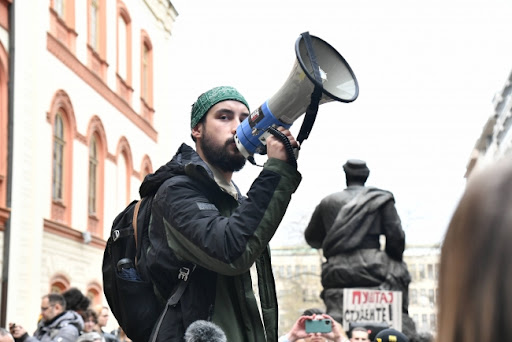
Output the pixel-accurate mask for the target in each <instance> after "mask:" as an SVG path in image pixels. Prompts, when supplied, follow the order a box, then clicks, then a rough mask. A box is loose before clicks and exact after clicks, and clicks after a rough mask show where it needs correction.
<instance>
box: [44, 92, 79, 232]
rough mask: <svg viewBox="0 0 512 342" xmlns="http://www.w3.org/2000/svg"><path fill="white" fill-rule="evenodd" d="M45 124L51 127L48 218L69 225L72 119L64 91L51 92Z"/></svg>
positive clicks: (71, 110)
mask: <svg viewBox="0 0 512 342" xmlns="http://www.w3.org/2000/svg"><path fill="white" fill-rule="evenodd" d="M47 119H48V121H49V123H50V124H51V125H52V140H53V146H52V149H53V151H52V189H51V190H52V192H51V195H52V207H51V215H50V216H51V219H52V220H53V221H57V222H60V223H64V224H67V225H71V210H72V208H71V203H72V198H71V197H72V193H73V192H72V190H73V189H72V184H73V182H72V178H73V161H72V160H73V138H74V136H75V129H76V128H75V125H76V124H75V116H74V112H73V106H72V105H71V100H70V99H69V97H68V95H67V94H66V92H65V91H63V90H59V91H57V92H56V93H55V95H54V97H53V100H52V104H51V107H50V110H49V111H48V118H47Z"/></svg>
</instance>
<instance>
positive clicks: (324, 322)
mask: <svg viewBox="0 0 512 342" xmlns="http://www.w3.org/2000/svg"><path fill="white" fill-rule="evenodd" d="M331 331H332V322H331V320H330V319H315V320H311V319H308V320H306V332H307V333H308V334H310V333H330V332H331Z"/></svg>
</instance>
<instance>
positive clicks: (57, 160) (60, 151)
mask: <svg viewBox="0 0 512 342" xmlns="http://www.w3.org/2000/svg"><path fill="white" fill-rule="evenodd" d="M64 139H65V138H64V123H63V122H62V114H61V113H60V112H59V113H57V115H56V116H55V122H54V124H53V172H52V173H53V181H52V199H53V200H54V201H60V202H62V198H63V193H62V188H63V182H64V177H63V173H64V147H65V145H66V141H65V140H64Z"/></svg>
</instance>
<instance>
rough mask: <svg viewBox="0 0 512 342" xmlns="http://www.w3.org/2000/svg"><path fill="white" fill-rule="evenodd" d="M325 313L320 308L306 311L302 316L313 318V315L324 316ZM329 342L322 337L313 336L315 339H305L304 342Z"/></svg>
mask: <svg viewBox="0 0 512 342" xmlns="http://www.w3.org/2000/svg"><path fill="white" fill-rule="evenodd" d="M323 313H324V312H323V311H322V310H320V309H318V308H310V309H306V310H304V312H303V313H302V316H313V315H322V314H323ZM324 341H327V340H326V339H325V338H324V337H322V336H313V337H306V338H304V342H324Z"/></svg>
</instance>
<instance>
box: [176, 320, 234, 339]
mask: <svg viewBox="0 0 512 342" xmlns="http://www.w3.org/2000/svg"><path fill="white" fill-rule="evenodd" d="M227 341H228V340H227V338H226V334H224V331H222V329H221V328H220V327H219V326H218V325H216V324H214V323H212V322H208V321H203V320H198V321H195V322H194V323H192V324H190V325H189V327H188V328H187V330H186V332H185V342H227Z"/></svg>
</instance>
